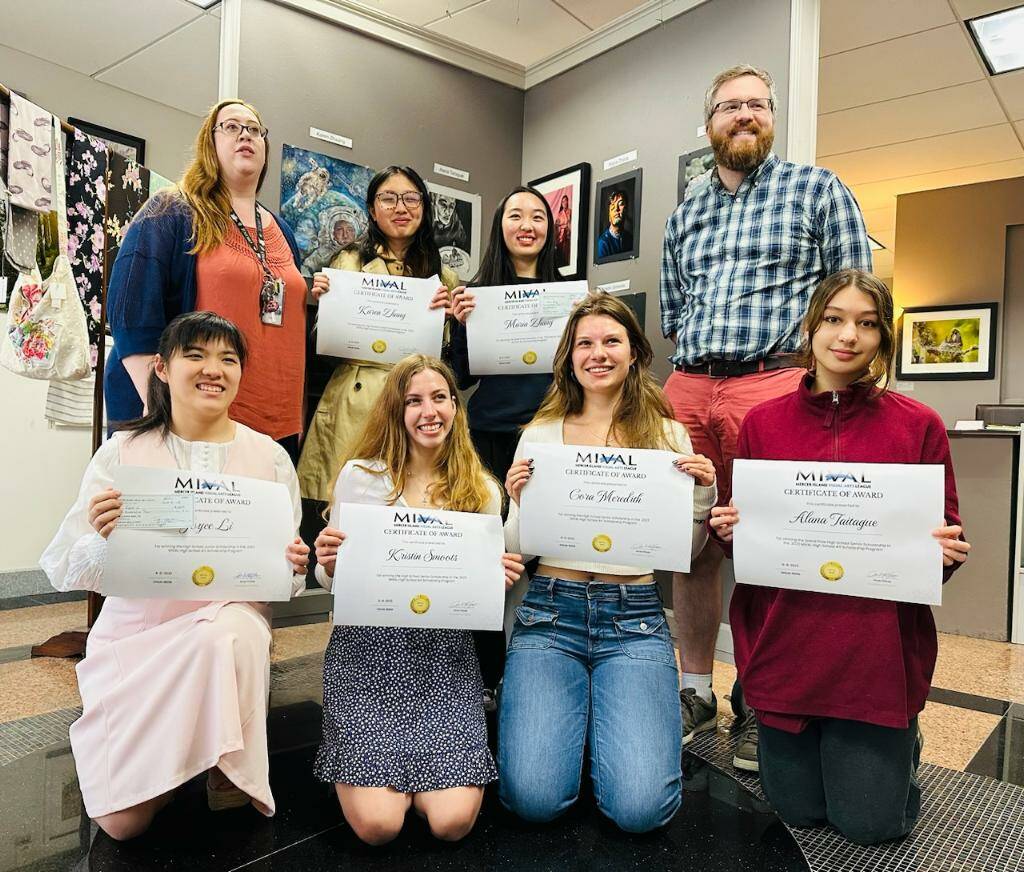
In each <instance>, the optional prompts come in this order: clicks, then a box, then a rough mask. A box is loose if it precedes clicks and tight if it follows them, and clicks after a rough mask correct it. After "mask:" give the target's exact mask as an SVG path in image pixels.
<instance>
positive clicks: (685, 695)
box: [679, 687, 718, 745]
mask: <svg viewBox="0 0 1024 872" xmlns="http://www.w3.org/2000/svg"><path fill="white" fill-rule="evenodd" d="M679 706H680V708H681V709H682V712H683V744H684V745H689V744H690V742H692V741H693V740H694V739H695V738H696V736H697V734H698V733H706V732H708V731H709V730H714V729H715V728H716V727H717V726H718V700H717V699H715V695H714V694H713V693H712V694H711V702H704V700H703V699H701V697H699V696H697V691H696V690H694V689H693V688H692V687H687V688H684V689H683V690H681V691H679Z"/></svg>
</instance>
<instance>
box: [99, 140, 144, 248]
mask: <svg viewBox="0 0 1024 872" xmlns="http://www.w3.org/2000/svg"><path fill="white" fill-rule="evenodd" d="M107 158H108V168H107V228H106V229H107V262H108V263H109V264H110V265H111V266H113V264H114V260H115V259H116V258H117V252H118V251H119V250H120V249H121V242H122V241H123V240H124V235H125V233H126V232H127V231H128V225H129V224H130V223H131V220H132V218H134V217H135V215H136V213H137V212H138V211H139V210H140V209H141V208H142V206H143V204H144V203H145V202H146V200H148V199H149V170H147V169H146V168H145V167H144V166H141V165H139V164H138V163H136V162H135V161H133V160H128V159H127V158H124V157H122V156H121V155H119V154H118V153H117V152H115V151H110V152H108V154H107Z"/></svg>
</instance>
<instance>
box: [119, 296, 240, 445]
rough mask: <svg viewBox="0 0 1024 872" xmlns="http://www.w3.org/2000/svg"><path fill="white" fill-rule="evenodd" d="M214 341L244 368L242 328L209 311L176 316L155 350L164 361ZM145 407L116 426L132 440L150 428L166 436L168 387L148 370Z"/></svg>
mask: <svg viewBox="0 0 1024 872" xmlns="http://www.w3.org/2000/svg"><path fill="white" fill-rule="evenodd" d="M218 340H219V341H222V342H223V343H224V344H225V345H227V346H228V347H229V348H231V349H233V350H234V352H235V354H237V355H238V365H239V366H240V367H241V368H242V369H244V368H245V362H246V359H247V357H248V348H247V347H246V344H245V337H244V336H243V335H242V331H241V330H239V329H238V327H237V326H235V324H234V323H232V322H231V321H229V320H228V319H227V318H222V317H221V316H220V315H215V314H214V313H213V312H189V313H187V314H185V315H179V316H178V317H177V318H175V319H174V320H173V321H171V323H170V324H168V325H167V326H166V327H165V328H164V332H163V333H161V334H160V342H159V343H158V344H157V350H156V353H157V354H159V355H160V358H161V359H162V360H163V361H164V362H165V363H166V362H167V361H169V360H170V359H171V357H172V356H173V355H175V354H179V353H180V352H182V351H184V350H185V349H186V348H192V347H195V346H199V345H205V344H206V343H208V342H217V341H218ZM146 409H147V411H146V414H145V415H143V416H142V417H141V418H136V419H135V420H134V421H128V422H127V423H124V424H121V425H120V426H118V428H117V429H118V430H126V431H128V432H130V433H131V434H132V437H131V438H133V439H134V438H135V437H136V436H139V435H141V434H143V433H148V432H150V431H151V430H159V431H160V435H161V436H166V435H167V431H168V430H170V429H171V389H170V387H169V386H168V384H167V382H165V381H162V380H161V379H160V377H159V376H158V375H157V374H156V371H155V370H151V371H150V373H149V381H148V382H147V384H146Z"/></svg>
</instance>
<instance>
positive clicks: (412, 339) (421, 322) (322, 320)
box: [316, 269, 444, 363]
mask: <svg viewBox="0 0 1024 872" xmlns="http://www.w3.org/2000/svg"><path fill="white" fill-rule="evenodd" d="M324 272H325V273H327V275H328V277H329V278H330V283H331V290H330V292H329V293H326V294H324V295H323V296H322V297H321V298H320V312H319V314H318V315H317V327H316V352H317V354H330V355H332V356H334V357H347V358H351V359H353V360H370V361H373V362H375V363H395V362H397V361H399V360H401V359H402V358H403V357H408V356H409V355H410V354H431V355H433V356H434V357H439V356H440V354H441V339H442V334H443V332H444V309H441V308H437V309H431V308H428V307H429V305H430V301H431V300H432V299H433V298H434V294H436V293H437V289H438V288H439V287H441V280H440V279H439V278H437V277H436V276H434V277H433V278H429V279H413V278H408V277H406V276H392V275H377V274H376V273H361V272H350V271H348V270H340V269H325V270H324Z"/></svg>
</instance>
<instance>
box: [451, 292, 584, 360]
mask: <svg viewBox="0 0 1024 872" xmlns="http://www.w3.org/2000/svg"><path fill="white" fill-rule="evenodd" d="M473 293H474V294H475V295H476V308H475V309H474V310H473V313H472V314H471V315H470V316H469V318H468V319H467V320H466V347H467V350H468V351H469V369H470V371H471V372H472V373H473V374H474V375H514V374H516V373H524V372H551V370H552V364H553V362H554V359H555V349H557V348H558V340H559V339H561V337H562V330H563V329H564V328H565V323H566V321H568V320H569V313H570V312H571V311H572V307H573V306H574V305H575V304H576V303H578V302H579V301H580V300H582V299H583V298H584V297H585V296H586V295H587V283H586V282H584V281H579V282H552V283H551V284H538V285H504V286H500V287H492V288H474V289H473Z"/></svg>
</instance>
